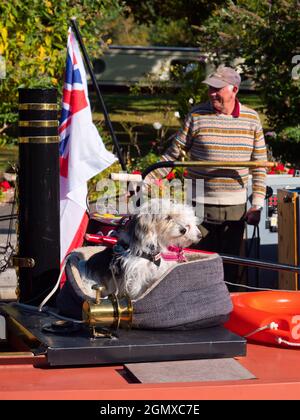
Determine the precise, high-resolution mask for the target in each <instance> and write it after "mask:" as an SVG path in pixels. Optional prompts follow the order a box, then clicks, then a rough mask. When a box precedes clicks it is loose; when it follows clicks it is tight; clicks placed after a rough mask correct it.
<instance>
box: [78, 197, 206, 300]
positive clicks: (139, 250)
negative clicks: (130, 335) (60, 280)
mask: <svg viewBox="0 0 300 420" xmlns="http://www.w3.org/2000/svg"><path fill="white" fill-rule="evenodd" d="M197 224H198V219H197V217H196V216H195V214H194V210H193V208H192V207H190V206H188V205H186V204H178V203H173V202H172V201H170V200H165V199H153V200H149V201H148V202H146V203H145V204H143V205H142V206H141V207H140V210H139V213H138V214H135V215H133V216H132V218H131V220H130V222H129V225H128V228H127V230H126V231H123V232H121V233H120V236H119V239H118V243H117V245H116V246H115V247H114V248H113V249H106V250H105V251H102V252H99V253H97V254H95V255H93V256H92V257H91V258H90V259H88V260H87V261H86V262H85V264H84V266H82V267H81V269H80V271H81V276H82V280H83V282H84V284H85V287H86V288H87V289H89V290H90V291H91V296H94V295H95V292H94V291H92V290H91V286H92V285H93V284H95V283H100V284H101V283H102V284H104V285H105V286H106V293H110V292H112V291H114V292H115V293H117V294H119V295H122V294H124V293H126V294H127V295H128V296H129V297H130V298H131V299H137V298H138V297H139V296H141V294H143V292H144V291H145V290H146V289H147V288H148V287H149V286H150V285H151V284H153V283H154V282H155V281H156V280H157V279H159V278H160V277H161V276H163V274H164V273H165V272H166V271H167V270H168V269H169V268H170V267H171V266H172V265H174V264H176V261H167V260H165V259H163V258H161V253H165V252H167V249H168V247H169V246H176V247H179V248H184V247H187V246H189V245H191V244H192V243H197V242H199V240H200V239H201V233H200V231H199V229H198V227H197Z"/></svg>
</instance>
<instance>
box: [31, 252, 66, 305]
mask: <svg viewBox="0 0 300 420" xmlns="http://www.w3.org/2000/svg"><path fill="white" fill-rule="evenodd" d="M70 255H71V254H68V255H67V256H66V258H65V260H64V263H63V265H62V267H61V270H60V273H59V276H58V279H57V282H56V284H55V286H54V287H53V289H52V290H51V292H50V293H49V294H48V295H47V296H46V297H45V299H44V300H43V301H42V303H40V304H39V306H38V311H39V312H42V309H43V306H45V304H46V303H47V302H48V300H49V299H50V298H51V297H52V296H53V295H54V293H55V292H56V290H57V289H58V288H59V285H60V281H61V278H62V275H63V273H64V271H65V267H66V264H67V261H68V259H69V256H70Z"/></svg>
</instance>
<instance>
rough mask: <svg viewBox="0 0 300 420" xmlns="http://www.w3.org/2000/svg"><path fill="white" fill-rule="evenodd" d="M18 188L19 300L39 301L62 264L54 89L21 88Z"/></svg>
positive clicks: (54, 281)
mask: <svg viewBox="0 0 300 420" xmlns="http://www.w3.org/2000/svg"><path fill="white" fill-rule="evenodd" d="M18 190H19V191H18V194H19V203H18V204H19V226H18V255H17V257H16V258H15V259H14V261H15V265H17V266H18V268H19V270H18V280H19V300H20V302H23V303H29V304H31V305H38V304H39V303H41V302H42V300H43V299H44V297H45V296H47V295H48V293H49V292H50V290H51V289H52V288H53V286H54V285H55V283H56V281H57V279H58V276H59V267H60V236H59V137H58V120H57V91H56V89H19V175H18ZM48 303H49V302H48Z"/></svg>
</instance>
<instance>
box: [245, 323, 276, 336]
mask: <svg viewBox="0 0 300 420" xmlns="http://www.w3.org/2000/svg"><path fill="white" fill-rule="evenodd" d="M277 329H278V324H276V322H270V324H267V325H264V326H262V327H260V328H257V329H256V330H254V331H251V332H250V333H248V334H246V335H244V337H245V338H248V337H250V336H251V335H254V334H256V333H258V332H260V331H264V330H277Z"/></svg>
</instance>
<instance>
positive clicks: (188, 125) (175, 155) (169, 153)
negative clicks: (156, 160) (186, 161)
mask: <svg viewBox="0 0 300 420" xmlns="http://www.w3.org/2000/svg"><path fill="white" fill-rule="evenodd" d="M192 130H193V118H192V115H191V114H188V116H187V117H186V119H185V121H184V124H183V126H182V128H181V129H180V130H179V131H178V132H177V133H176V135H175V136H174V140H173V141H172V144H171V145H170V146H169V147H168V148H167V150H166V151H165V152H164V154H163V155H162V156H161V161H170V160H171V161H174V160H178V159H179V158H180V156H181V155H182V152H183V151H184V152H186V151H188V150H189V149H190V148H191V146H192ZM170 171H171V169H170V168H160V169H156V170H155V171H153V172H150V174H149V175H147V177H146V178H147V179H146V181H152V180H153V179H156V178H165V177H166V176H167V175H168V174H169V172H170Z"/></svg>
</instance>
